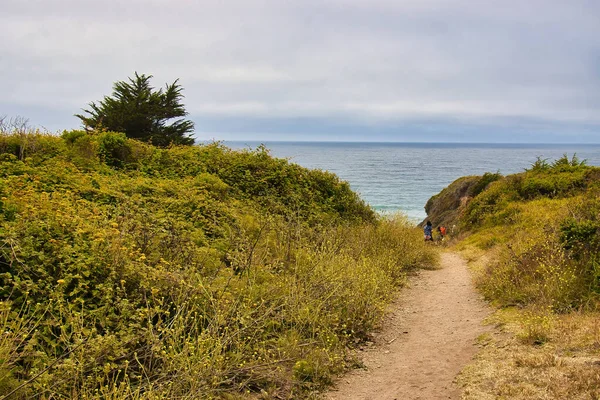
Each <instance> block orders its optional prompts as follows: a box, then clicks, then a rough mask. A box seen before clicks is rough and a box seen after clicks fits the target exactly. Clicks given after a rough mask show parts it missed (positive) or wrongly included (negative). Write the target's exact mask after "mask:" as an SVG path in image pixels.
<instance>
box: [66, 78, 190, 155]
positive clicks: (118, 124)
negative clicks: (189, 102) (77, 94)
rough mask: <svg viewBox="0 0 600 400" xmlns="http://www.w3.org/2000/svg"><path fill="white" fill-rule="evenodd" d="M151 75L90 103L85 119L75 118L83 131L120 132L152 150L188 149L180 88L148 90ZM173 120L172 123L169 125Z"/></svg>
mask: <svg viewBox="0 0 600 400" xmlns="http://www.w3.org/2000/svg"><path fill="white" fill-rule="evenodd" d="M151 78H152V75H144V74H142V75H138V73H137V72H136V73H135V78H129V81H128V82H126V81H119V82H116V83H115V84H114V86H113V93H112V95H111V96H104V99H103V100H100V101H99V102H98V103H95V102H91V103H90V104H89V106H90V108H89V109H87V110H86V109H84V110H83V111H84V112H85V113H86V114H89V115H87V116H86V115H81V114H75V116H76V117H77V118H79V119H80V120H81V121H82V122H83V125H84V127H85V129H86V130H95V129H108V130H111V131H115V132H123V133H125V134H126V135H127V136H128V137H130V138H135V139H139V140H142V141H145V142H151V143H152V144H154V145H156V146H168V145H170V144H171V143H173V144H183V145H192V144H194V139H193V138H192V137H191V133H192V132H193V131H194V123H193V122H192V121H189V120H186V119H184V118H183V117H185V116H186V115H187V114H188V113H187V112H186V111H185V108H184V106H183V104H181V99H182V98H183V97H184V96H183V94H182V93H181V92H182V90H183V88H182V87H181V86H180V85H179V84H178V83H177V82H178V80H176V81H175V82H173V83H172V84H170V85H169V84H166V85H165V88H164V90H163V89H159V90H155V89H154V88H153V87H152V86H150V79H151ZM173 119H175V120H174V121H173Z"/></svg>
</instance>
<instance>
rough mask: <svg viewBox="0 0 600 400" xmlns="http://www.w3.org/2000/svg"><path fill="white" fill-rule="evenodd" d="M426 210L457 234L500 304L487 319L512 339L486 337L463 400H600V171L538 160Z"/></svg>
mask: <svg viewBox="0 0 600 400" xmlns="http://www.w3.org/2000/svg"><path fill="white" fill-rule="evenodd" d="M428 207H429V210H430V211H431V212H432V215H430V217H431V219H432V220H434V221H436V222H437V221H440V220H441V221H444V223H448V224H455V225H456V226H457V228H458V229H459V230H460V234H459V235H458V238H459V239H460V241H458V242H457V244H456V248H457V249H459V250H462V251H463V252H464V254H465V255H466V256H467V257H469V258H470V259H471V260H472V261H473V267H474V271H475V277H476V283H477V285H478V287H479V289H480V290H481V292H482V293H483V294H484V295H485V297H486V298H487V299H488V300H490V301H491V302H492V304H494V305H496V306H497V307H499V311H498V312H497V313H496V315H495V316H494V317H493V318H492V319H491V320H492V321H494V322H495V323H496V324H497V326H500V327H501V328H502V330H504V331H505V332H508V333H511V334H514V336H508V338H507V336H498V337H496V338H490V337H488V338H487V339H486V340H487V342H486V341H484V342H485V343H487V347H486V348H485V350H484V351H483V352H482V354H480V356H479V357H478V359H477V361H476V362H475V363H474V364H473V366H471V367H470V368H468V369H467V370H466V371H465V372H464V376H463V381H462V384H463V385H464V386H465V387H466V391H465V393H467V395H465V398H468V399H480V398H503V397H506V398H511V399H542V398H557V399H558V398H565V399H566V398H573V399H574V398H597V397H598V396H600V370H599V369H598V368H597V365H598V364H600V353H599V352H598V349H599V348H600V334H599V333H598V332H599V331H598V321H600V315H599V311H600V310H599V307H600V263H599V258H598V255H599V254H600V168H598V167H593V166H589V165H586V164H585V162H581V161H579V160H578V159H577V158H576V157H573V158H571V159H569V158H568V157H567V156H564V157H562V158H560V159H558V160H555V161H553V162H547V161H545V160H541V159H538V160H537V161H536V162H535V163H534V164H533V165H532V166H531V168H529V169H527V170H526V171H524V172H522V173H518V174H514V175H508V176H500V175H498V174H486V175H484V176H483V177H467V178H461V179H459V180H457V181H455V182H454V183H453V184H451V185H450V186H449V187H448V188H446V189H444V191H442V192H441V193H440V194H439V195H437V196H435V197H433V198H432V199H431V200H430V201H429V203H428ZM445 218H447V219H445ZM447 221H450V222H447Z"/></svg>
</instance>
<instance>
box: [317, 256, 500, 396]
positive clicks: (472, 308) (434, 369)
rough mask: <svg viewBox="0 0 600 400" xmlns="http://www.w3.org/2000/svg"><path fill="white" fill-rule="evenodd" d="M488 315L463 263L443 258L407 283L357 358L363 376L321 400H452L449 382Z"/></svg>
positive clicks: (454, 391)
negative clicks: (370, 344)
mask: <svg viewBox="0 0 600 400" xmlns="http://www.w3.org/2000/svg"><path fill="white" fill-rule="evenodd" d="M489 312H490V310H489V308H488V307H487V305H486V304H485V302H483V301H482V300H481V296H480V295H479V294H478V293H477V292H476V291H475V289H474V288H473V285H472V283H471V277H470V274H469V272H468V270H467V266H466V264H465V261H464V260H463V259H462V258H461V257H460V256H459V255H457V254H455V253H449V252H446V253H443V254H442V262H441V269H439V270H435V271H423V272H421V273H420V274H419V276H418V277H415V278H413V279H411V284H410V285H409V287H408V288H405V289H404V290H402V293H401V294H400V296H399V298H398V299H397V300H396V302H395V303H394V304H393V305H392V308H391V312H390V316H389V318H388V319H387V321H386V323H385V324H384V326H383V328H382V330H381V332H379V333H378V334H377V335H376V339H375V342H374V343H373V344H372V346H365V349H364V350H363V351H361V352H360V353H361V354H359V356H360V357H361V359H362V360H363V362H364V364H365V366H366V370H364V369H360V370H355V371H352V372H350V373H349V374H347V375H345V376H343V377H342V378H341V379H340V380H339V381H338V383H337V385H336V387H335V388H334V389H333V390H332V391H331V392H330V393H328V394H327V396H326V398H327V399H329V400H351V399H357V400H358V399H360V400H367V399H369V400H386V399H390V400H392V399H397V400H413V399H427V400H429V399H458V398H459V397H460V389H459V388H458V387H457V386H456V385H455V384H454V383H453V380H454V377H455V376H456V375H457V374H458V373H459V372H460V370H461V369H462V368H463V367H464V366H465V365H466V364H468V362H469V361H470V360H471V358H472V357H473V355H474V354H475V353H476V352H477V347H476V345H475V341H476V338H477V337H478V336H479V335H480V334H481V333H483V332H486V331H487V330H488V329H487V328H486V327H484V326H482V323H481V322H482V320H483V319H484V318H485V316H486V315H487V314H488V313H489Z"/></svg>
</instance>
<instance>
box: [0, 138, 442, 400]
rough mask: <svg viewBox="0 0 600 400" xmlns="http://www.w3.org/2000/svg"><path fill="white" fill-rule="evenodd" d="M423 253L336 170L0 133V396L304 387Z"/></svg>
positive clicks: (122, 142) (246, 392) (301, 392)
mask: <svg viewBox="0 0 600 400" xmlns="http://www.w3.org/2000/svg"><path fill="white" fill-rule="evenodd" d="M435 262H436V255H435V253H434V252H432V250H431V248H429V247H427V246H425V245H424V243H423V240H422V236H421V234H420V232H419V231H418V230H415V229H414V227H412V226H410V224H408V223H407V222H405V221H404V220H403V219H402V218H395V219H393V220H379V219H378V218H377V216H376V215H375V214H374V212H373V211H372V210H371V209H370V208H369V207H368V206H367V205H366V204H365V203H364V202H363V201H362V200H361V199H360V198H359V197H358V196H357V195H356V194H355V193H354V192H352V190H351V189H350V187H349V185H348V184H347V183H346V182H343V181H340V180H339V179H338V178H337V177H336V176H335V175H333V174H330V173H327V172H324V171H318V170H308V169H305V168H302V167H300V166H298V165H295V164H292V163H289V162H288V161H286V160H282V159H277V158H273V157H271V156H270V155H269V152H268V151H267V149H265V148H263V147H259V148H257V149H255V150H246V151H233V150H230V149H228V148H226V147H224V146H222V145H220V144H218V143H214V144H209V145H202V146H191V147H177V146H175V147H170V148H166V149H160V148H156V147H153V146H150V145H146V144H143V143H141V142H138V141H135V140H132V139H128V138H126V137H125V136H124V135H123V134H120V133H114V132H102V133H94V132H92V133H86V132H82V131H69V132H65V133H64V134H63V135H62V136H61V137H57V136H52V135H46V134H40V133H35V132H29V133H24V132H2V133H1V134H0V332H2V334H1V335H0V399H3V398H11V399H25V398H28V399H29V398H39V399H50V398H51V399H70V398H80V399H85V398H103V399H125V398H127V399H130V398H131V399H164V398H179V399H186V398H190V399H192V398H193V399H196V398H215V399H216V398H223V399H233V398H246V397H248V398H290V397H293V398H302V397H307V396H310V395H311V393H313V392H314V391H315V390H318V389H320V388H321V387H323V386H324V385H326V384H328V382H329V380H330V377H331V375H332V374H334V373H338V372H340V371H341V370H343V369H344V368H345V367H346V365H348V363H351V362H352V360H351V359H348V358H347V352H346V348H347V346H351V345H353V344H354V343H357V342H359V341H360V340H362V339H364V338H366V337H367V336H368V335H369V332H370V331H371V330H372V329H373V328H374V327H375V326H376V325H377V324H378V322H379V320H380V318H381V316H382V315H383V312H384V309H385V306H386V303H387V302H388V301H389V300H390V298H391V297H392V296H393V293H394V291H395V289H396V288H397V287H399V286H401V285H402V284H403V282H404V280H405V276H406V274H407V273H408V272H410V271H411V270H413V269H415V268H420V267H426V266H431V265H433V264H434V263H435Z"/></svg>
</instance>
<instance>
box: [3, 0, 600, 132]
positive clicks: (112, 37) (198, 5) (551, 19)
mask: <svg viewBox="0 0 600 400" xmlns="http://www.w3.org/2000/svg"><path fill="white" fill-rule="evenodd" d="M0 37H2V38H3V39H2V41H0V83H1V84H2V86H1V87H2V88H3V94H2V96H1V97H0V115H1V114H4V113H8V112H11V113H18V114H21V115H24V116H28V117H30V118H31V119H32V122H35V123H39V124H41V125H44V124H48V125H50V126H51V127H56V128H58V127H65V128H69V127H73V126H76V125H77V120H76V119H74V118H73V117H72V114H74V113H76V112H78V111H79V110H80V108H82V107H85V105H86V104H87V103H88V102H89V101H92V100H97V99H99V98H101V97H102V96H103V95H105V94H109V93H110V91H111V85H112V82H114V81H116V80H121V79H125V78H126V77H127V76H131V75H132V74H133V71H138V72H142V73H150V74H153V75H154V76H155V80H154V83H155V84H156V85H157V86H160V85H162V84H163V83H165V82H172V81H173V80H174V79H176V78H180V82H181V83H182V85H183V86H184V88H185V94H186V105H187V108H188V110H189V111H190V114H191V116H192V118H193V119H194V120H195V121H196V123H197V128H198V129H199V135H200V136H202V131H203V123H205V126H206V127H207V128H208V127H209V126H210V127H211V128H212V129H211V132H212V133H213V134H214V135H215V137H216V138H221V137H222V138H229V137H231V134H232V133H236V134H237V135H238V136H239V137H243V135H254V134H256V135H260V132H261V131H262V132H272V133H270V135H272V136H274V137H279V138H280V139H295V138H298V137H299V136H300V135H302V134H310V133H311V132H312V133H313V134H315V132H317V131H321V130H322V133H321V134H322V135H327V132H325V131H326V130H327V129H329V130H335V127H339V129H342V128H343V129H346V131H353V132H355V133H354V135H355V137H356V138H361V137H362V136H361V133H360V132H361V129H363V130H364V131H365V132H367V131H370V130H373V129H375V130H379V131H380V132H385V135H384V134H383V133H382V135H383V136H382V137H384V138H388V139H389V140H396V139H398V140H400V139H402V140H407V139H406V134H399V133H397V132H399V131H402V130H403V128H406V127H411V129H414V127H415V126H430V127H432V128H431V129H438V130H439V129H441V128H440V127H443V126H444V124H450V125H455V126H457V127H461V126H462V127H464V126H473V127H475V128H477V127H481V126H486V127H493V126H498V127H503V128H504V129H505V130H506V132H507V133H506V135H507V136H506V140H507V141H510V140H512V137H511V136H510V134H511V132H513V134H514V132H522V131H523V130H526V129H531V130H532V131H533V132H537V131H539V126H544V127H554V128H553V129H554V130H553V135H554V136H552V137H553V138H554V137H557V136H556V135H558V137H559V139H556V140H563V141H564V140H568V139H569V138H573V137H574V135H575V136H576V135H584V137H586V138H589V140H592V141H600V135H597V136H598V137H596V136H594V135H596V134H595V133H594V132H598V128H599V127H600V113H599V112H598V110H600V73H599V71H600V5H598V3H597V2H595V1H585V0H574V1H569V2H565V1H559V0H555V1H552V0H544V1H542V0H531V1H527V2H523V1H520V0H505V1H502V2H498V1H477V2H475V1H472V0H453V1H450V0H447V1H445V0H421V1H416V0H406V1H398V0H369V1H366V0H328V1H323V0H302V1H300V0H296V1H282V0H262V1H261V0H235V1H234V0H230V1H212V0H210V1H207V0H205V1H202V2H198V1H191V0H189V1H185V0H170V1H168V0H154V1H141V0H128V1H126V2H123V1H117V0H106V1H102V2H100V1H86V0H62V1H61V0H37V1H31V0H5V1H3V6H2V14H0ZM4 110H6V111H4ZM57 115H62V117H57ZM50 116H51V117H50ZM228 120H235V121H238V122H237V123H236V124H233V125H235V126H237V132H232V131H231V129H233V128H232V126H231V125H232V124H228V123H227V121H228ZM47 121H51V122H47ZM218 121H222V122H223V124H222V128H219V127H218V126H217V125H216V124H217V122H218ZM281 121H288V123H284V124H282V123H281ZM306 121H311V123H306ZM524 121H529V122H527V123H525V122H524ZM292 123H295V124H300V126H295V127H294V129H291V124H292ZM319 123H320V124H321V125H319ZM302 124H305V125H302ZM428 124H429V125H428ZM352 126H355V127H357V129H350V128H351V127H352ZM532 126H535V129H533V128H532ZM245 127H248V128H245ZM250 127H251V128H250ZM319 127H321V128H319ZM457 129H458V128H457ZM457 129H455V130H454V131H455V132H457ZM275 130H279V131H278V132H275ZM404 130H406V129H404ZM427 131H428V130H424V131H423V132H425V133H421V134H420V135H423V134H425V135H426V134H427V133H426V132H427ZM545 131H547V129H546V128H544V132H545ZM554 131H557V132H554ZM245 132H246V133H245ZM301 132H302V133H301ZM394 132H396V133H394ZM590 132H591V133H590ZM332 135H333V133H332ZM496 135H502V133H501V132H499V133H497V134H496ZM560 135H562V136H560ZM333 136H335V135H333ZM369 137H372V135H366V136H365V139H366V138H369ZM419 137H421V136H419ZM429 137H430V138H434V137H436V136H435V135H430V136H429ZM469 137H471V136H469ZM477 137H478V138H479V141H481V137H482V136H481V134H479V135H477ZM495 137H496V136H494V138H495ZM546 137H547V136H546ZM561 137H562V139H560V138H561ZM532 138H534V139H535V137H533V136H532ZM259 139H260V137H259ZM409 139H410V137H409ZM579 139H580V138H579ZM579 139H578V140H579ZM466 140H468V138H467V139H466ZM495 141H497V140H495Z"/></svg>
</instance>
